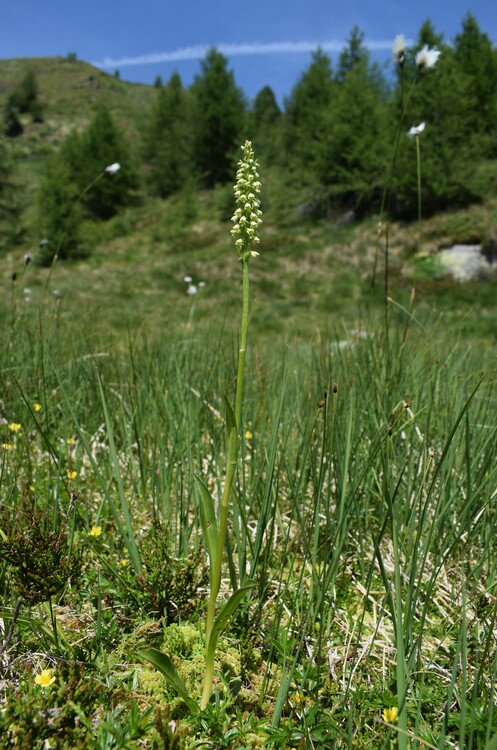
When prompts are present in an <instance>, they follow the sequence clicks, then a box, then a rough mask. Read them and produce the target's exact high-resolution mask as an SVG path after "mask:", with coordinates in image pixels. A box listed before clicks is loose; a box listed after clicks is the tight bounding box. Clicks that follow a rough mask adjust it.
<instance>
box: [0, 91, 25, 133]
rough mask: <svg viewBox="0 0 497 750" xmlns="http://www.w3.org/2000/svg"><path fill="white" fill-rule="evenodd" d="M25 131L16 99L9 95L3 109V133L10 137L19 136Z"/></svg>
mask: <svg viewBox="0 0 497 750" xmlns="http://www.w3.org/2000/svg"><path fill="white" fill-rule="evenodd" d="M23 131H24V128H23V126H22V122H21V121H20V119H19V116H18V114H17V109H16V107H15V104H14V101H13V100H12V97H10V96H9V98H8V99H7V103H6V105H5V109H4V111H3V134H4V135H6V136H7V137H8V138H17V136H19V135H21V134H22V133H23Z"/></svg>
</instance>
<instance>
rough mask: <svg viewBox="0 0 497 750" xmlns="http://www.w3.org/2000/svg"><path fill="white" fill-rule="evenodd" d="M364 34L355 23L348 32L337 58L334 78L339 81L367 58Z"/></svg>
mask: <svg viewBox="0 0 497 750" xmlns="http://www.w3.org/2000/svg"><path fill="white" fill-rule="evenodd" d="M363 41H364V34H363V33H362V31H361V30H360V29H359V27H358V26H357V25H356V26H354V28H353V29H352V31H351V32H350V36H349V38H348V40H347V44H346V46H345V47H344V48H343V50H342V51H341V53H340V57H339V58H338V70H337V74H336V79H337V81H339V82H340V83H341V82H342V81H344V80H345V77H346V76H347V74H348V73H350V72H351V71H352V70H353V69H354V68H355V67H356V66H357V65H359V64H361V63H363V62H364V61H365V60H367V59H368V57H369V55H368V51H367V49H366V47H365V46H364V44H363Z"/></svg>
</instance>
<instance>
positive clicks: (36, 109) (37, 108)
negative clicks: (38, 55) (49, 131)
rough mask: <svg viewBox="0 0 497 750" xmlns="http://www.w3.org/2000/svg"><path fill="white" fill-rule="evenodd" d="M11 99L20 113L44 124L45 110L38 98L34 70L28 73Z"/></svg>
mask: <svg viewBox="0 0 497 750" xmlns="http://www.w3.org/2000/svg"><path fill="white" fill-rule="evenodd" d="M10 98H11V101H12V105H13V106H14V107H15V108H16V109H17V111H18V112H20V113H22V114H27V113H29V114H31V116H32V117H33V121H34V122H43V109H42V106H41V102H40V100H39V98H38V82H37V80H36V75H35V73H34V71H33V70H31V69H29V70H28V71H26V73H25V75H24V78H23V79H22V81H21V83H20V84H19V86H18V87H17V89H16V90H15V91H14V92H13V93H12V94H11V96H10Z"/></svg>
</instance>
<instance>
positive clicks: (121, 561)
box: [119, 557, 128, 568]
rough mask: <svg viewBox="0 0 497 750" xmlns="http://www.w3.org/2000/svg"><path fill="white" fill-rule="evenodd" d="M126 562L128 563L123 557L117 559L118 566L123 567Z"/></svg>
mask: <svg viewBox="0 0 497 750" xmlns="http://www.w3.org/2000/svg"><path fill="white" fill-rule="evenodd" d="M127 564H128V561H127V560H126V558H125V557H123V558H122V559H121V560H119V566H120V567H121V568H125V567H126V565H127Z"/></svg>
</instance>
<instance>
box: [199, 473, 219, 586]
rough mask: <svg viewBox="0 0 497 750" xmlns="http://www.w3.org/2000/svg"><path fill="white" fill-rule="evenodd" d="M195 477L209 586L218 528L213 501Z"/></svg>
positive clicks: (204, 486) (213, 567)
mask: <svg viewBox="0 0 497 750" xmlns="http://www.w3.org/2000/svg"><path fill="white" fill-rule="evenodd" d="M193 476H194V478H195V484H196V486H197V490H198V494H199V499H200V503H199V505H200V521H201V523H202V531H203V532H204V540H205V543H206V545H207V551H208V552H209V563H210V575H211V586H212V576H213V574H214V570H215V568H216V557H217V545H218V536H219V530H218V527H217V519H216V511H215V508H214V501H213V499H212V497H211V494H210V492H209V490H208V489H207V487H206V485H205V484H204V482H203V481H202V479H201V478H200V477H198V476H197V475H196V474H194V475H193Z"/></svg>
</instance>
